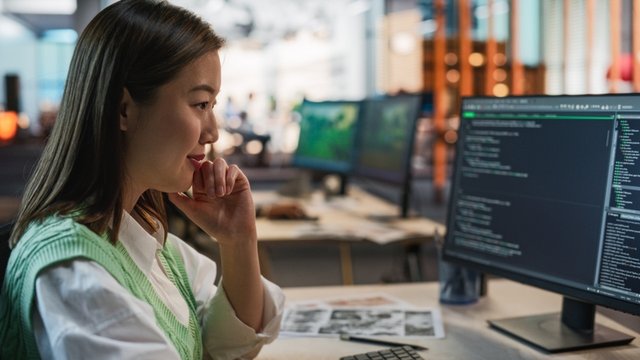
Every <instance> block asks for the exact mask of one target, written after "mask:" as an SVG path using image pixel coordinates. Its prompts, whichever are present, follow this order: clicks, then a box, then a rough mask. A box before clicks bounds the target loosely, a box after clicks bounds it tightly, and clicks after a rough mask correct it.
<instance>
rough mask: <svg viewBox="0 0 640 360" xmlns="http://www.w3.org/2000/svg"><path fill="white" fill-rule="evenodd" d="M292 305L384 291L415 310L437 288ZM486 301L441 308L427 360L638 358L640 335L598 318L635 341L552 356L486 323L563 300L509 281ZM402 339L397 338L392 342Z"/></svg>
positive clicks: (311, 352)
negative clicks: (440, 329) (439, 330)
mask: <svg viewBox="0 0 640 360" xmlns="http://www.w3.org/2000/svg"><path fill="white" fill-rule="evenodd" d="M284 292H285V294H286V296H287V300H288V301H299V300H310V299H320V298H328V297H334V296H341V295H348V294H354V293H357V292H360V293H369V292H382V293H386V294H389V295H391V296H394V297H397V298H400V299H402V300H405V301H407V302H409V303H411V304H413V305H417V306H438V305H439V304H438V283H437V282H433V283H411V284H398V285H373V286H370V285H363V286H340V287H311V288H289V289H285V290H284ZM488 294H489V295H488V297H486V298H483V299H481V300H480V301H479V302H478V303H476V304H473V305H465V306H451V305H450V306H440V308H441V310H442V318H443V321H444V330H445V335H446V338H445V339H440V340H426V339H425V340H418V341H415V344H418V345H424V346H426V347H428V348H429V350H428V351H421V352H420V355H422V357H424V358H425V359H433V360H435V359H451V360H457V359H460V360H479V359H486V360H496V359H509V360H517V359H548V358H553V359H572V360H578V359H592V360H596V359H603V360H605V359H606V360H616V359H628V360H631V359H640V339H639V338H640V334H639V333H636V332H634V331H631V330H629V329H627V328H625V327H623V326H621V325H619V324H618V323H616V322H614V321H613V320H610V319H609V318H607V317H605V316H603V315H601V314H599V313H597V315H596V321H597V322H598V323H600V324H603V325H606V326H609V327H612V328H614V329H617V330H620V331H623V332H625V333H627V334H629V335H632V336H635V337H636V339H635V340H634V341H633V342H632V343H631V344H630V345H626V346H619V347H612V348H602V349H594V350H586V351H578V352H570V353H561V354H554V355H548V354H545V353H542V352H539V351H537V350H535V349H533V348H531V347H528V346H526V345H524V344H522V343H520V342H518V341H516V340H513V339H511V338H509V337H507V336H505V335H503V334H501V333H499V332H497V331H495V330H492V329H490V328H489V327H488V325H487V323H486V320H487V319H498V318H504V317H512V316H524V315H532V314H536V313H545V312H559V311H560V307H561V304H562V297H561V296H560V295H557V294H554V293H550V292H547V291H543V290H539V289H537V288H534V287H530V286H525V285H522V284H519V283H516V282H512V281H508V280H502V279H501V280H492V281H490V282H489V292H488ZM389 339H390V340H399V341H402V339H398V338H395V339H393V338H389ZM381 348H383V347H377V346H375V345H366V344H360V343H354V342H346V341H340V340H338V339H328V338H281V339H277V340H276V341H275V342H273V343H272V344H269V345H267V346H265V347H264V348H263V349H262V352H261V353H260V355H259V356H258V359H259V360H276V359H278V360H287V359H296V360H311V359H313V360H324V359H326V360H329V359H331V360H336V359H338V358H340V357H341V356H346V355H353V354H356V353H363V352H368V351H374V350H378V349H381Z"/></svg>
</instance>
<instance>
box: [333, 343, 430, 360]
mask: <svg viewBox="0 0 640 360" xmlns="http://www.w3.org/2000/svg"><path fill="white" fill-rule="evenodd" d="M400 359H402V360H411V359H418V360H424V358H423V357H422V356H420V355H418V353H417V352H416V351H415V350H413V348H412V347H411V346H402V347H393V348H389V349H384V350H378V351H371V352H368V353H362V354H357V355H351V356H344V357H341V358H340V360H400Z"/></svg>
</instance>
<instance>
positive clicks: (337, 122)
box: [293, 100, 361, 193]
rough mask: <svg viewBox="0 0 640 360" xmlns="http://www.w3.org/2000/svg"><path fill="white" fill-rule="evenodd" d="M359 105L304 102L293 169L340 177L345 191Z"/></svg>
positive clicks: (350, 102) (342, 102) (350, 168)
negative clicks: (294, 167)
mask: <svg viewBox="0 0 640 360" xmlns="http://www.w3.org/2000/svg"><path fill="white" fill-rule="evenodd" d="M360 104H361V102H359V101H322V102H314V101H308V100H305V101H304V103H303V104H302V107H301V109H300V115H301V120H300V137H299V140H298V148H297V150H296V152H295V153H294V157H293V165H294V166H296V167H299V168H304V169H309V170H312V171H315V172H320V173H331V174H338V175H340V176H341V178H342V185H341V186H342V189H341V191H340V192H341V193H344V191H345V189H344V188H345V186H346V185H345V184H346V176H347V174H349V173H350V172H351V171H352V165H353V151H354V147H355V138H356V130H357V126H358V120H359V117H360V108H361V106H360Z"/></svg>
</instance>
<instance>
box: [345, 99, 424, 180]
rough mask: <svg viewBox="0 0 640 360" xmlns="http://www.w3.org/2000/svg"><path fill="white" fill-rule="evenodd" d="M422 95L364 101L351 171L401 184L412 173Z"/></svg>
mask: <svg viewBox="0 0 640 360" xmlns="http://www.w3.org/2000/svg"><path fill="white" fill-rule="evenodd" d="M421 103H422V99H421V97H420V96H414V95H401V96H393V97H384V98H374V99H369V100H366V101H365V102H364V104H363V105H364V109H363V111H362V113H363V114H362V121H361V124H360V128H359V130H358V142H357V144H358V145H357V151H356V160H355V165H354V174H355V175H356V176H360V177H366V178H371V179H374V180H380V181H384V182H389V183H394V184H404V183H405V181H406V180H407V179H408V177H409V176H410V173H411V155H412V153H413V141H414V137H415V128H416V120H417V118H418V115H419V114H418V112H419V110H420V106H421Z"/></svg>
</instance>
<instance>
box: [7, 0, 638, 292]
mask: <svg viewBox="0 0 640 360" xmlns="http://www.w3.org/2000/svg"><path fill="white" fill-rule="evenodd" d="M113 2H114V1H109V0H0V82H2V86H0V224H2V223H7V222H10V221H11V220H12V219H13V217H14V216H15V212H16V210H17V207H18V204H19V202H20V197H21V193H22V191H23V188H24V185H25V182H26V180H27V178H28V176H29V174H30V171H31V169H32V167H33V165H34V163H35V161H37V159H38V156H39V155H40V152H41V149H42V146H43V144H44V143H45V142H46V140H47V136H48V134H49V132H50V129H51V127H52V126H53V124H54V123H55V120H56V113H57V109H58V106H59V103H60V99H61V97H62V93H63V89H64V84H65V79H66V76H67V70H68V66H69V61H70V59H71V56H72V53H73V49H74V46H75V42H76V40H77V38H78V34H79V33H80V32H81V31H82V29H83V28H84V26H85V25H86V24H87V23H88V22H89V21H90V19H91V18H92V17H93V16H94V15H95V14H96V13H97V12H98V11H100V10H101V9H102V8H104V7H106V6H108V5H109V4H111V3H113ZM171 2H172V3H175V4H177V5H180V6H183V7H186V8H188V9H190V10H192V11H194V12H195V13H197V14H199V15H200V16H201V17H203V18H204V19H206V20H207V21H208V22H210V23H211V24H212V26H213V28H214V29H215V30H216V31H217V32H218V33H219V34H220V35H222V36H224V37H226V38H227V40H228V45H227V46H226V47H225V48H224V49H223V50H222V52H221V58H222V91H221V93H220V95H219V97H218V104H219V105H218V106H217V107H216V109H215V111H216V112H217V118H218V126H219V127H220V134H221V136H220V140H219V141H218V142H217V143H216V144H215V145H214V147H213V148H212V149H211V152H212V153H214V154H216V155H220V156H225V157H226V158H227V160H228V161H229V162H232V163H237V164H239V165H241V166H242V167H243V169H245V171H246V172H247V174H248V176H249V178H250V179H251V181H252V185H253V187H254V189H258V190H270V189H279V188H281V186H282V185H283V184H285V183H287V182H288V181H290V180H291V179H292V178H296V177H297V176H299V173H300V170H301V166H299V164H297V163H296V162H295V161H294V160H295V154H296V150H297V149H298V145H299V142H300V141H302V140H303V139H302V138H301V134H303V132H301V121H303V117H304V116H303V115H304V114H303V111H302V108H303V105H304V104H305V102H306V103H309V102H327V101H361V100H363V99H374V98H381V97H392V96H398V95H402V94H414V95H415V96H418V97H419V99H420V101H421V104H420V107H419V112H418V114H417V122H416V126H415V128H414V131H413V134H412V135H413V138H412V144H413V146H412V149H411V151H410V158H409V160H410V161H409V167H410V173H411V176H410V177H409V179H410V181H411V184H410V185H411V187H412V191H411V193H410V199H409V207H410V209H411V211H412V212H413V213H414V214H417V215H418V216H422V217H426V218H429V219H432V220H434V221H437V222H440V223H442V224H444V223H445V222H446V210H447V209H446V203H447V199H448V194H447V189H448V181H449V177H450V173H451V167H452V164H451V163H452V159H453V155H454V151H455V143H456V139H457V133H456V130H457V127H458V123H459V111H460V110H459V105H460V99H461V97H463V96H474V95H486V96H498V97H502V96H508V95H523V94H550V95H554V94H601V93H618V92H637V91H639V90H640V36H634V34H640V1H638V0H540V1H534V0H527V1H519V0H455V1H454V0H269V1H261V0H174V1H171ZM355 183H356V184H357V185H359V186H361V187H362V188H364V189H366V190H367V191H371V192H373V193H375V194H376V195H379V196H381V197H383V198H386V199H387V200H388V201H390V202H392V203H398V202H399V201H400V200H399V199H398V195H397V192H398V186H397V185H394V184H391V185H390V184H388V183H384V182H376V181H372V180H368V179H366V178H364V179H362V178H361V179H356V180H355ZM171 230H172V231H176V232H183V233H185V231H186V230H185V229H184V225H183V228H180V229H171ZM2 246H4V245H2ZM277 250H278V251H272V252H271V253H270V255H271V259H272V263H273V274H274V278H275V279H276V281H277V282H278V283H279V284H280V285H283V286H302V285H328V284H337V283H340V268H339V259H338V257H337V255H336V252H337V250H336V248H335V247H330V246H325V245H322V244H314V245H310V246H304V247H301V246H286V245H283V246H280V247H278V249H277ZM351 251H352V257H353V266H354V269H353V270H354V281H355V282H356V283H376V282H396V281H406V280H407V277H406V269H405V266H406V261H405V260H406V259H405V257H406V249H405V248H404V247H403V246H400V245H394V244H388V245H385V246H379V245H376V244H367V243H357V244H353V245H352V250H351ZM212 256H215V253H214V254H213V255H212ZM418 256H419V257H420V258H421V259H422V260H423V262H424V264H426V266H425V267H423V268H422V269H421V270H420V271H421V272H422V274H421V275H422V278H423V279H426V280H433V279H435V278H436V276H437V270H436V267H435V260H434V257H435V249H434V247H433V246H423V247H422V248H420V249H419V254H418ZM309 264H313V266H309ZM309 269H314V270H313V271H311V270H309ZM318 269H321V270H318Z"/></svg>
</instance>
